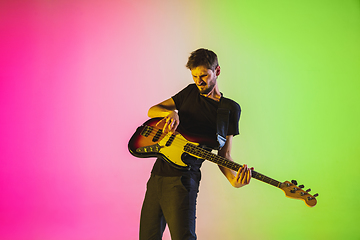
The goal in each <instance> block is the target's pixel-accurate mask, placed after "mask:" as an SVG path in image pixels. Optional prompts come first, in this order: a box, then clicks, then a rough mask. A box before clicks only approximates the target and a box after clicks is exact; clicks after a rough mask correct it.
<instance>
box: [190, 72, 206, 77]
mask: <svg viewBox="0 0 360 240" xmlns="http://www.w3.org/2000/svg"><path fill="white" fill-rule="evenodd" d="M192 75H193V76H194V77H197V76H195V75H194V74H192ZM207 75H208V74H207V73H206V74H202V75H200V76H199V77H205V76H207Z"/></svg>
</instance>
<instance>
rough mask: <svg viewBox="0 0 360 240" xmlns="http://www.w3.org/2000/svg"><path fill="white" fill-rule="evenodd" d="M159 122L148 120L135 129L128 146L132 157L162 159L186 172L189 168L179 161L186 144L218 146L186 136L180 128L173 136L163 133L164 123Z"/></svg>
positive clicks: (158, 119)
mask: <svg viewBox="0 0 360 240" xmlns="http://www.w3.org/2000/svg"><path fill="white" fill-rule="evenodd" d="M161 120H162V118H152V119H149V120H148V121H146V122H145V123H144V124H143V125H141V126H140V127H138V128H137V129H136V132H135V133H134V134H133V136H132V137H131V139H130V141H129V144H128V149H129V151H130V153H131V154H132V155H134V156H135V157H139V158H149V157H162V158H163V159H165V160H166V161H167V162H169V163H170V164H171V165H172V166H174V167H176V168H178V169H181V170H187V169H189V166H188V165H187V164H186V163H184V162H183V161H182V159H181V156H182V155H183V153H184V152H185V151H184V149H185V146H186V145H187V144H192V145H193V146H206V147H210V148H215V147H216V146H217V145H218V143H217V141H216V140H214V141H212V140H210V139H208V138H204V137H200V136H195V135H191V134H188V133H186V132H185V131H184V130H182V129H181V128H178V129H177V131H176V132H175V133H174V134H172V133H163V132H162V128H163V126H164V122H160V121H161ZM159 122H160V123H159ZM190 155H193V154H190ZM193 156H195V155H193ZM195 157H197V156H195Z"/></svg>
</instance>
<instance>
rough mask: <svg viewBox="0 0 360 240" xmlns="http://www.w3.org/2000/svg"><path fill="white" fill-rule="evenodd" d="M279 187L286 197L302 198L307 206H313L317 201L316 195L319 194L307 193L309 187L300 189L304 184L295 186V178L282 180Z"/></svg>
mask: <svg viewBox="0 0 360 240" xmlns="http://www.w3.org/2000/svg"><path fill="white" fill-rule="evenodd" d="M280 188H281V189H282V190H283V191H284V192H285V195H286V196H287V197H289V198H294V199H302V200H304V202H305V204H306V205H307V206H309V207H314V206H315V205H316V203H317V200H316V197H317V196H319V194H314V195H311V194H309V192H310V191H311V189H307V190H306V191H304V190H302V189H303V188H304V185H299V186H297V182H296V181H295V180H292V181H291V182H289V181H285V182H283V183H282V184H281V186H280Z"/></svg>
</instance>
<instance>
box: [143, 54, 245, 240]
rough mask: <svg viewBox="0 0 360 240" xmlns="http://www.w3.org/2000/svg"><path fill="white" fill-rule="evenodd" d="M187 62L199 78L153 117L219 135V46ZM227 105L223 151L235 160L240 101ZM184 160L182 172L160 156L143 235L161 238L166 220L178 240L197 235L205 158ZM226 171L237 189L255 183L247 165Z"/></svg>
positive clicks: (145, 206) (152, 179) (161, 105)
mask: <svg viewBox="0 0 360 240" xmlns="http://www.w3.org/2000/svg"><path fill="white" fill-rule="evenodd" d="M186 67H187V68H189V69H190V71H191V74H192V77H193V80H194V83H193V84H190V85H188V86H187V87H186V88H184V89H183V90H181V91H180V92H179V93H177V94H176V95H174V96H173V97H171V98H169V99H167V100H165V101H163V102H161V103H159V104H157V105H155V106H153V107H151V108H150V109H149V112H148V116H149V117H150V118H154V117H163V119H162V120H161V121H164V123H165V125H164V128H163V131H165V132H167V131H170V132H174V131H175V130H176V129H177V127H178V126H179V125H181V128H182V129H184V130H186V132H190V133H193V134H196V135H201V136H204V137H208V138H214V139H216V133H217V123H216V122H217V108H218V106H219V103H220V101H221V100H222V99H223V96H222V94H221V93H220V90H219V86H218V83H217V78H218V76H219V75H220V66H219V64H218V59H217V56H216V54H215V53H214V52H213V51H210V50H207V49H202V48H201V49H198V50H196V51H194V52H192V53H191V55H190V57H189V59H188V62H187V65H186ZM228 100H229V99H228ZM227 108H228V109H229V110H230V114H229V124H228V131H227V136H226V142H225V145H224V146H223V147H222V148H221V149H220V150H219V151H218V155H220V156H222V157H225V158H227V159H229V160H231V161H232V158H231V155H230V153H231V147H232V141H233V136H235V135H237V134H239V128H238V124H239V118H240V106H239V105H238V104H237V103H236V102H234V101H232V100H229V101H228V104H227ZM184 155H186V154H184ZM183 161H184V162H185V163H187V164H188V165H190V166H191V168H190V170H188V171H181V170H178V169H176V168H174V167H172V166H171V165H170V164H168V163H167V162H165V161H164V160H162V159H161V158H158V159H157V160H156V162H155V164H154V167H153V169H152V172H151V176H150V179H149V181H148V183H147V191H146V195H145V199H144V203H143V207H142V210H141V219H140V240H150V239H151V240H155V239H156V240H159V239H161V238H162V234H163V231H164V229H165V226H166V223H167V224H168V226H169V230H170V234H171V238H172V240H185V239H196V234H195V218H196V217H195V214H196V198H197V193H198V189H199V182H200V178H201V173H200V167H201V164H202V162H203V161H204V160H202V159H197V158H195V157H191V156H183ZM219 167H220V166H219ZM220 170H221V172H222V173H223V174H224V175H225V177H226V178H227V179H228V180H229V182H230V183H231V185H232V186H234V187H236V188H239V187H242V186H245V185H247V184H249V182H250V178H251V169H249V168H248V167H247V165H244V166H243V167H242V168H240V169H239V171H238V172H237V173H236V172H234V171H232V170H230V169H227V168H224V167H220Z"/></svg>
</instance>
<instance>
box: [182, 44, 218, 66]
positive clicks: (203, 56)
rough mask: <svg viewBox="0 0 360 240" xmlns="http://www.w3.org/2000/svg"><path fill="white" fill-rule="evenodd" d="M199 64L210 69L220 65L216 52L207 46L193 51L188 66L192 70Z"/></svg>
mask: <svg viewBox="0 0 360 240" xmlns="http://www.w3.org/2000/svg"><path fill="white" fill-rule="evenodd" d="M199 66H205V67H207V68H208V69H211V70H213V71H215V68H216V67H217V66H219V63H218V59H217V55H216V53H214V52H213V51H211V50H208V49H205V48H199V49H197V50H195V51H193V52H192V53H191V55H190V57H189V59H188V62H187V64H186V67H187V68H188V69H190V70H191V69H193V68H196V67H199Z"/></svg>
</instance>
